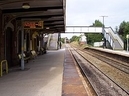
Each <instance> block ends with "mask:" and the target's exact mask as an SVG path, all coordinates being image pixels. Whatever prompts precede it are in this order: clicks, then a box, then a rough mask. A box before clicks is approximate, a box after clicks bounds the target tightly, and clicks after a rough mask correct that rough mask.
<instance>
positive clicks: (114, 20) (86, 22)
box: [61, 0, 129, 38]
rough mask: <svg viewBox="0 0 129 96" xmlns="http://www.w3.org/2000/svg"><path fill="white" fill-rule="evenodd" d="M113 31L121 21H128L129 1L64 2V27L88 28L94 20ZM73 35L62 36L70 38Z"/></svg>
mask: <svg viewBox="0 0 129 96" xmlns="http://www.w3.org/2000/svg"><path fill="white" fill-rule="evenodd" d="M101 16H108V17H105V18H104V25H105V26H106V27H112V28H113V29H115V27H116V26H118V27H119V25H120V23H121V22H123V21H126V22H127V21H129V0H66V26H90V25H92V24H93V23H94V21H95V20H100V21H101V22H103V21H102V20H103V18H102V17H101ZM73 35H77V36H78V35H80V34H70V33H69V34H62V35H61V36H62V37H68V38H71V37H72V36H73Z"/></svg>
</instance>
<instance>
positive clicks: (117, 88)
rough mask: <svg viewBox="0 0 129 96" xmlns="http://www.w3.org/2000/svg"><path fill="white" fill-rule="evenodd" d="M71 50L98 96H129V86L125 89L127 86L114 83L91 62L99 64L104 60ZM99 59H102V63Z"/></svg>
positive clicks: (74, 49)
mask: <svg viewBox="0 0 129 96" xmlns="http://www.w3.org/2000/svg"><path fill="white" fill-rule="evenodd" d="M69 49H70V51H71V53H72V54H73V56H74V58H75V60H76V61H77V63H78V64H79V66H80V68H81V70H82V72H83V74H84V75H85V76H86V78H87V80H88V81H89V83H90V85H91V87H92V88H91V89H92V90H94V92H95V94H96V95H98V96H129V90H128V86H126V87H127V88H125V86H121V85H119V83H118V82H116V81H114V80H113V78H111V77H110V76H109V75H107V74H106V73H105V72H104V71H103V70H101V68H99V67H97V66H96V65H95V64H93V62H91V60H92V61H93V59H95V62H99V63H101V62H104V61H103V60H101V59H100V58H96V57H95V56H93V54H87V53H85V52H82V51H81V50H78V49H76V48H71V47H70V46H69ZM87 57H88V58H87ZM97 57H98V56H97ZM101 58H102V57H101ZM97 59H100V60H101V61H100V60H97ZM101 67H102V66H101ZM103 67H104V65H103ZM112 67H113V66H112ZM117 71H118V70H117ZM127 76H128V74H127ZM128 79H129V78H128ZM125 85H126V84H125Z"/></svg>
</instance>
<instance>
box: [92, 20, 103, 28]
mask: <svg viewBox="0 0 129 96" xmlns="http://www.w3.org/2000/svg"><path fill="white" fill-rule="evenodd" d="M92 26H93V27H102V26H103V24H102V23H101V22H100V21H99V20H95V22H94V23H93V25H92Z"/></svg>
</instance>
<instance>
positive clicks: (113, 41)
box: [48, 26, 124, 50]
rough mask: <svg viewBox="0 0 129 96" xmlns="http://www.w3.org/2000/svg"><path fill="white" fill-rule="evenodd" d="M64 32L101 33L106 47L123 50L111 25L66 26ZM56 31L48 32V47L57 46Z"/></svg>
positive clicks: (122, 45) (121, 42)
mask: <svg viewBox="0 0 129 96" xmlns="http://www.w3.org/2000/svg"><path fill="white" fill-rule="evenodd" d="M65 33H102V34H103V36H104V38H105V40H106V47H108V46H110V47H111V48H112V49H113V50H123V49H124V43H123V41H122V39H121V38H120V37H119V35H118V34H117V33H116V32H115V31H113V29H112V28H111V27H105V28H104V31H102V27H90V26H66V29H65ZM57 42H58V33H54V34H49V38H48V47H49V48H50V47H52V46H54V48H56V47H57Z"/></svg>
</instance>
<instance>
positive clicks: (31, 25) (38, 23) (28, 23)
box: [23, 20, 43, 29]
mask: <svg viewBox="0 0 129 96" xmlns="http://www.w3.org/2000/svg"><path fill="white" fill-rule="evenodd" d="M23 28H24V29H43V21H42V20H25V21H23Z"/></svg>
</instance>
